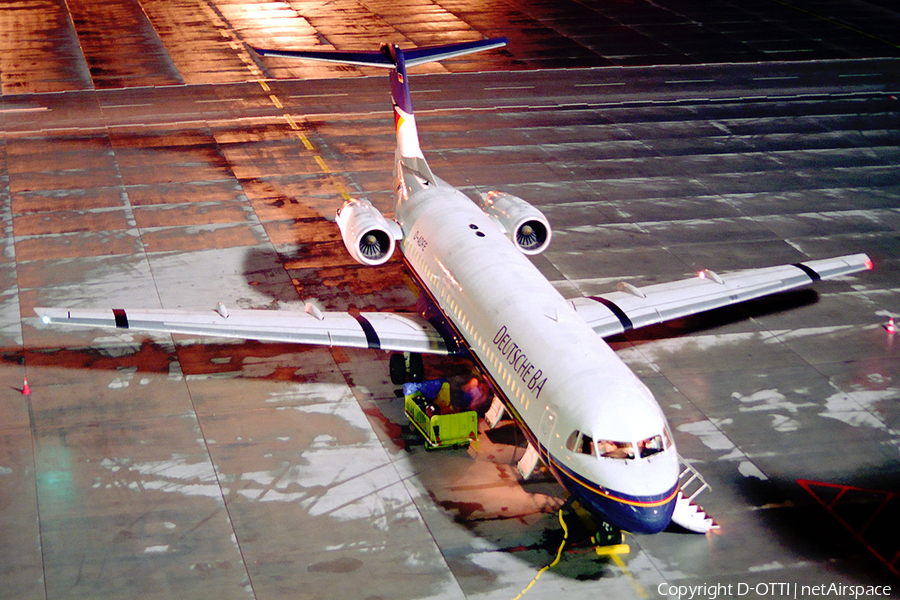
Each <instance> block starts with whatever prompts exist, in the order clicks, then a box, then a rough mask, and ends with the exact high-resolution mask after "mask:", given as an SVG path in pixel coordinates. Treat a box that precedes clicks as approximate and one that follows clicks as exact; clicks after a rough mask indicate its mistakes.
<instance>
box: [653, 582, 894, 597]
mask: <svg viewBox="0 0 900 600" xmlns="http://www.w3.org/2000/svg"><path fill="white" fill-rule="evenodd" d="M656 593H657V594H659V595H660V596H663V597H667V598H672V599H677V600H716V598H740V597H743V596H747V597H750V598H793V599H794V600H805V599H808V598H826V597H832V598H853V599H854V600H858V599H861V598H883V597H888V596H890V595H891V586H889V585H845V584H842V583H823V584H820V585H804V584H799V583H789V582H784V583H757V584H748V583H729V584H724V583H716V584H706V583H704V584H700V585H673V584H668V583H661V584H659V585H658V586H657V587H656Z"/></svg>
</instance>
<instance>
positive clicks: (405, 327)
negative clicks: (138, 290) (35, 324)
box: [34, 303, 448, 354]
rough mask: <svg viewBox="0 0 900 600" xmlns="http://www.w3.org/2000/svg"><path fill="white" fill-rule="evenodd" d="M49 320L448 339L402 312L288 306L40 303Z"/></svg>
mask: <svg viewBox="0 0 900 600" xmlns="http://www.w3.org/2000/svg"><path fill="white" fill-rule="evenodd" d="M34 311H35V312H36V313H37V315H38V316H39V317H40V318H41V321H42V322H43V323H44V324H45V325H50V324H54V325H76V326H82V327H99V328H115V329H131V330H135V331H147V332H159V333H179V334H186V335H199V336H210V337H222V338H235V339H243V340H258V341H261V342H286V343H297V344H315V345H321V346H343V347H348V348H375V349H380V350H390V351H394V352H422V353H429V354H447V353H448V351H447V344H446V343H445V341H444V339H443V338H442V337H441V335H440V334H439V333H438V332H437V330H435V329H434V327H433V326H432V325H431V324H430V323H429V322H428V321H426V320H425V319H423V318H422V317H420V316H418V315H416V314H412V313H406V314H399V313H359V314H350V313H344V312H324V311H321V310H313V309H312V308H310V309H308V310H307V312H299V311H288V310H232V311H229V310H226V309H225V307H224V306H222V305H221V303H220V304H219V307H217V308H216V310H209V311H186V310H150V309H118V308H117V309H67V308H36V309H34Z"/></svg>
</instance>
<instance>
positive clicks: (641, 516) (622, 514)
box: [582, 493, 675, 533]
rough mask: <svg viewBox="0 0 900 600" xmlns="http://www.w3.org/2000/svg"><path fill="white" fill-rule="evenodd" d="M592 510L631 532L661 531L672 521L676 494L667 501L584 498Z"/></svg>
mask: <svg viewBox="0 0 900 600" xmlns="http://www.w3.org/2000/svg"><path fill="white" fill-rule="evenodd" d="M582 502H584V503H585V504H587V505H588V506H589V507H590V509H591V512H594V513H596V514H598V515H600V516H601V517H603V518H604V519H605V520H606V521H608V522H609V523H610V524H611V525H614V526H615V527H618V528H619V529H622V530H624V531H630V532H631V533H659V532H660V531H662V530H663V529H665V528H666V527H668V525H669V523H670V522H671V521H672V512H673V511H674V510H675V494H674V493H673V494H671V499H670V500H667V501H652V500H651V501H631V500H629V501H623V500H618V499H614V498H608V497H604V496H592V497H590V498H582Z"/></svg>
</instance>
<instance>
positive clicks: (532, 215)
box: [481, 191, 553, 256]
mask: <svg viewBox="0 0 900 600" xmlns="http://www.w3.org/2000/svg"><path fill="white" fill-rule="evenodd" d="M481 209H482V210H483V211H484V212H485V213H487V214H488V216H490V217H492V218H493V219H494V221H495V222H496V223H497V225H498V226H499V227H500V229H501V231H503V233H504V234H506V237H508V238H509V239H510V240H511V241H512V243H513V244H515V245H516V247H518V248H519V250H521V251H522V253H523V254H528V255H530V256H532V255H535V254H540V253H541V252H543V251H544V250H545V249H546V248H547V246H548V245H549V244H550V238H551V237H552V236H553V232H552V231H551V230H550V222H549V221H547V217H545V216H544V213H542V212H541V211H539V210H538V209H536V208H535V207H534V206H532V205H531V204H529V203H528V202H526V201H524V200H522V199H521V198H518V197H516V196H512V195H510V194H506V193H504V192H496V191H493V192H488V193H487V194H485V195H484V196H482V202H481Z"/></svg>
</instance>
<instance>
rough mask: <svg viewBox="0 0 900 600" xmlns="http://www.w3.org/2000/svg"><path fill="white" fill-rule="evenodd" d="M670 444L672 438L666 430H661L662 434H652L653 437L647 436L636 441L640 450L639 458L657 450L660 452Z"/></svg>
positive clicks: (651, 454)
mask: <svg viewBox="0 0 900 600" xmlns="http://www.w3.org/2000/svg"><path fill="white" fill-rule="evenodd" d="M671 445H672V439H671V438H670V437H669V432H668V431H666V430H663V432H662V434H660V435H654V436H653V437H649V438H647V439H646V440H641V441H640V442H638V448H639V449H640V451H641V458H646V457H647V456H653V455H654V454H656V453H657V452H662V451H663V450H665V449H666V448H668V447H670V446H671Z"/></svg>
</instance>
